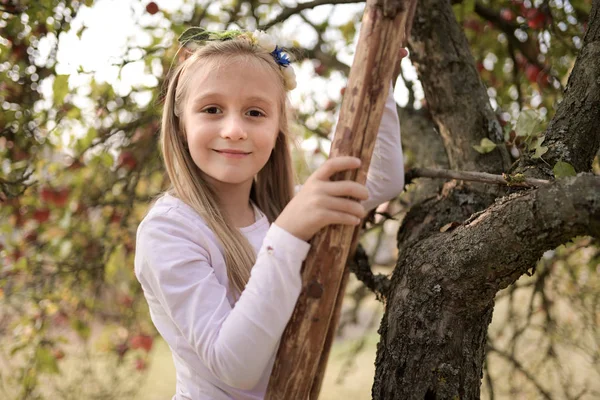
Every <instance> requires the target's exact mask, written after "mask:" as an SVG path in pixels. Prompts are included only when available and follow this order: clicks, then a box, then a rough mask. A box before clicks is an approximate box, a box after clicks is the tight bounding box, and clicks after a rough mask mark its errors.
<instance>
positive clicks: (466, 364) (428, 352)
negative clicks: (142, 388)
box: [0, 0, 600, 399]
mask: <svg viewBox="0 0 600 400" xmlns="http://www.w3.org/2000/svg"><path fill="white" fill-rule="evenodd" d="M94 3H97V4H94ZM100 3H103V1H102V0H98V1H97V2H94V1H92V0H86V1H70V0H63V1H56V0H40V1H36V2H33V1H27V0H21V1H17V0H0V13H1V15H2V19H1V20H0V107H2V112H1V113H0V130H1V132H2V133H1V135H0V160H1V161H0V163H1V164H0V167H1V169H0V201H1V203H0V260H1V261H0V263H1V264H0V321H2V322H1V323H0V363H3V364H4V365H6V366H10V367H11V368H4V367H3V368H1V369H0V394H1V395H2V397H3V398H8V399H12V398H19V399H42V398H57V397H58V398H64V399H68V398H90V399H94V398H97V399H106V398H127V397H129V396H132V395H133V393H134V392H135V390H136V388H137V386H139V380H140V379H141V377H142V376H143V373H137V374H132V373H131V371H136V370H137V371H140V372H143V371H144V370H145V369H146V367H147V362H148V353H149V352H150V351H151V349H152V344H153V337H154V336H155V332H154V330H153V328H152V325H151V323H150V322H149V318H148V315H147V311H146V309H147V307H146V305H145V302H144V300H143V296H142V295H141V293H140V289H139V286H138V284H137V282H136V280H135V277H134V276H133V268H132V266H133V250H134V245H135V242H134V240H135V231H136V228H137V224H138V222H139V221H140V219H141V218H142V216H143V215H144V212H145V210H146V209H147V206H148V204H149V202H150V201H152V199H153V197H154V196H155V195H156V194H157V193H159V192H160V191H161V190H162V189H164V188H165V187H166V185H167V182H166V180H165V176H164V174H163V172H162V168H161V163H160V156H159V154H158V148H157V135H158V130H159V125H160V123H159V122H160V110H161V105H160V98H161V94H162V92H161V89H162V87H163V82H164V79H165V77H166V75H167V74H168V72H169V69H170V67H171V65H172V63H173V62H174V61H175V62H176V61H177V57H179V55H178V53H177V45H176V43H175V40H174V39H175V38H176V37H177V36H178V35H179V34H180V33H181V32H182V31H183V30H184V29H185V28H186V27H187V26H189V25H202V26H207V27H210V28H213V29H223V28H231V27H234V26H240V27H244V28H246V29H250V30H253V29H256V28H263V29H267V28H268V29H269V30H270V31H271V32H273V33H274V34H275V35H281V36H285V37H289V38H295V37H297V38H300V37H302V39H303V41H302V42H301V43H300V42H299V41H293V42H289V43H286V44H287V45H288V47H295V48H300V47H302V50H301V51H297V52H296V53H297V54H298V56H297V58H298V64H299V67H300V69H301V70H303V71H306V70H311V71H312V72H311V75H312V79H313V81H314V82H315V83H316V84H315V85H314V87H313V86H310V87H308V86H307V87H301V88H300V91H299V93H300V95H297V96H298V97H297V98H296V99H295V104H296V106H297V110H296V114H297V119H298V123H297V126H296V132H297V133H298V135H299V136H300V137H304V138H305V139H310V141H314V142H315V143H316V145H315V146H314V149H315V150H314V155H315V157H313V158H312V159H311V160H309V164H310V163H312V162H319V161H318V160H320V159H322V153H323V150H324V149H326V147H327V145H328V142H329V139H330V136H331V131H332V127H333V125H334V123H335V117H336V110H337V109H338V106H339V101H340V99H341V93H340V92H343V90H340V89H342V88H343V81H344V79H345V77H346V76H347V73H348V70H349V59H350V57H351V55H352V51H353V50H352V49H353V47H354V41H355V38H356V32H357V29H359V21H360V19H361V12H362V5H361V4H360V2H358V1H351V0H341V1H337V0H336V1H329V2H321V1H315V2H309V3H301V4H293V3H290V4H288V3H286V5H283V4H280V3H278V2H272V1H271V2H254V1H250V2H247V1H235V0H233V1H228V2H213V3H211V2H209V1H193V2H192V1H182V5H181V7H180V8H179V9H176V10H175V11H168V9H167V5H166V3H164V4H163V3H161V2H139V3H138V2H131V4H130V7H131V13H132V15H134V18H135V19H136V21H137V22H136V28H138V31H137V33H136V34H135V35H134V36H135V37H132V38H130V39H129V40H128V42H127V48H126V49H124V50H123V53H122V57H121V58H120V59H119V60H116V61H115V64H114V66H113V67H114V68H115V69H116V70H117V71H118V75H119V76H121V75H120V74H121V72H124V71H125V69H126V68H128V66H130V65H133V64H143V66H144V69H145V73H146V74H147V75H148V77H150V78H149V79H148V80H147V81H145V82H147V83H146V84H141V85H134V86H133V87H129V88H127V89H123V88H122V87H121V86H119V85H117V84H111V83H108V82H106V81H103V80H102V79H100V78H99V77H98V75H97V74H96V73H95V71H94V70H89V69H85V68H84V67H80V68H78V70H77V71H68V70H66V69H65V68H64V67H63V66H61V64H60V60H59V54H60V51H59V46H60V45H61V43H64V42H65V41H66V40H69V38H72V37H73V36H74V37H75V38H82V37H83V36H84V35H85V33H86V30H87V29H88V28H87V27H86V25H85V24H82V23H81V18H79V19H78V16H79V15H80V14H83V12H84V11H86V12H87V11H91V12H92V13H93V10H94V6H97V5H98V4H100ZM343 3H358V4H354V5H348V4H346V5H343ZM598 3H599V2H598V1H594V4H593V7H592V2H591V1H589V0H577V1H575V0H574V1H562V0H554V1H547V0H544V1H535V2H531V1H519V0H513V1H491V0H488V1H483V0H482V1H473V0H463V1H452V2H451V3H450V2H441V3H440V2H433V1H430V0H423V1H421V2H420V5H421V6H420V9H419V12H418V15H417V17H416V18H415V22H414V27H413V38H412V40H411V42H410V45H409V47H410V50H411V61H412V63H413V65H414V66H415V67H416V72H417V77H415V76H413V75H414V74H411V72H412V71H413V70H412V68H411V66H410V62H408V61H406V62H405V63H404V65H403V67H404V68H403V69H402V71H401V73H400V79H399V80H398V84H399V85H400V86H401V87H402V90H403V91H404V92H405V93H407V95H408V101H407V102H406V104H404V105H403V107H402V108H401V109H399V112H400V115H401V121H402V128H403V142H404V145H405V151H406V157H407V166H408V167H444V168H452V169H458V170H473V171H482V172H491V173H502V172H504V173H507V174H510V175H511V176H512V177H513V179H519V177H520V175H518V174H521V173H522V174H525V175H527V176H535V177H538V178H544V179H549V180H551V181H553V183H552V184H551V185H550V186H548V187H544V188H539V189H533V190H523V189H519V188H515V187H508V188H502V187H495V186H490V185H483V184H480V183H475V184H467V183H464V182H456V181H452V182H449V183H444V182H441V181H440V180H425V179H417V180H414V181H413V183H412V184H411V185H409V186H408V187H407V189H408V190H407V191H406V193H404V194H403V195H402V196H401V197H400V199H399V201H396V202H393V203H392V204H390V206H389V208H388V211H389V213H388V214H393V215H395V216H397V217H404V219H403V225H402V227H401V229H400V231H399V232H398V250H399V251H398V257H399V260H398V263H397V267H396V268H395V269H394V270H393V272H394V273H393V277H392V279H391V280H388V279H387V277H384V276H379V275H377V276H374V275H373V274H372V272H371V270H370V269H369V262H368V260H369V258H370V259H371V260H372V259H373V257H374V256H375V253H376V250H377V248H378V247H379V246H371V247H373V248H372V249H369V251H368V252H367V254H365V255H364V256H363V257H362V258H361V257H360V255H361V254H363V253H361V252H359V256H358V257H357V260H356V261H357V262H356V264H355V266H354V268H353V269H354V270H355V271H356V272H357V275H358V276H359V277H360V278H361V279H362V280H364V281H365V282H366V283H367V286H369V287H370V288H372V289H373V290H374V291H376V292H377V293H378V294H379V295H380V297H381V298H383V299H385V304H386V314H385V316H384V318H383V321H382V324H381V328H380V333H381V335H382V340H381V342H380V344H379V348H378V357H377V371H376V378H375V383H374V387H373V397H376V398H407V399H408V398H427V399H434V398H438V399H442V398H453V397H454V396H458V397H459V398H476V397H478V395H479V387H480V381H481V368H482V367H483V363H484V355H485V354H488V358H487V361H486V367H487V368H486V372H487V373H486V375H485V377H484V379H483V381H484V390H485V393H487V394H488V395H489V397H490V398H495V397H499V396H507V397H509V398H515V397H518V396H534V395H535V396H542V397H544V398H585V397H586V396H587V397H588V398H592V397H597V396H599V392H598V390H599V388H598V387H597V385H596V386H594V385H593V382H594V378H595V379H596V381H597V378H598V374H600V370H599V369H598V368H599V367H598V366H599V365H600V363H598V357H599V356H600V351H599V350H598V349H599V347H600V335H599V333H598V331H597V326H598V322H599V320H598V318H600V301H599V300H600V299H599V297H598V293H599V291H598V288H599V286H600V283H599V280H598V277H597V272H598V264H599V262H600V253H599V251H598V243H597V239H592V238H590V237H580V238H576V239H575V240H574V241H572V242H569V241H570V240H571V239H572V238H574V237H575V236H583V235H591V236H595V237H596V238H597V237H598V236H599V235H600V233H599V232H598V218H599V212H598V205H599V204H600V201H599V198H600V194H599V193H600V191H599V190H598V189H599V187H598V183H597V182H598V181H597V179H598V178H596V177H594V176H593V175H592V174H590V172H591V171H592V170H594V171H595V173H596V174H598V173H599V172H600V171H599V166H598V161H597V159H596V161H595V163H594V164H592V160H593V159H594V155H595V154H596V153H597V152H598V147H599V146H600V131H599V127H598V124H597V123H596V121H598V120H599V116H598V113H599V112H600V111H599V110H600V104H599V96H600V91H599V88H598V76H599V75H600V74H599V71H598V69H599V68H600V67H599V65H598V63H597V62H596V61H595V60H598V57H599V56H600V54H598V52H599V50H598V49H597V43H598V39H599V37H598V36H599V34H600V15H598V14H599V9H598V8H599V5H598ZM88 15H89V13H88ZM342 16H343V17H342ZM110 24H111V21H106V26H107V27H106V29H111V26H110ZM576 57H578V58H577V61H576ZM67 72H68V73H67ZM117 81H118V82H122V81H123V79H122V78H120V79H118V80H117ZM301 86H302V85H301ZM323 88H327V90H323ZM438 132H439V134H438ZM314 160H316V161H314ZM299 165H302V163H300V164H299ZM311 167H312V166H310V165H309V167H308V168H307V167H304V169H303V170H302V171H301V172H302V174H303V176H306V174H307V173H309V172H310V169H311ZM573 172H578V173H584V174H582V175H579V176H577V177H576V178H565V179H556V182H554V180H555V178H563V177H565V176H567V175H572V174H573ZM387 216H390V215H387V214H385V213H384V214H382V215H379V216H377V217H376V218H375V219H374V220H373V221H372V222H370V223H369V224H368V226H367V229H366V235H365V240H364V241H363V242H364V244H365V248H367V247H369V246H368V245H367V244H368V243H367V242H368V241H369V240H368V238H370V237H373V236H377V237H379V238H380V237H381V233H382V232H383V231H384V230H383V226H384V225H386V224H388V225H389V224H390V223H392V224H393V223H394V222H395V221H393V220H391V219H388V218H387ZM568 242H569V243H568ZM567 243H568V244H567ZM562 244H566V246H560V247H558V248H557V246H559V245H562ZM542 255H544V257H543V258H542V261H540V262H539V264H538V266H537V273H536V274H535V275H533V276H532V277H527V276H525V278H524V279H521V280H519V281H518V282H517V283H514V282H515V281H517V279H518V278H519V277H520V276H522V275H524V274H527V273H529V274H530V275H532V273H533V271H535V269H536V261H537V260H538V259H540V257H541V256H542ZM503 288H507V289H505V290H504V291H501V292H500V294H499V295H498V303H497V304H498V309H500V306H501V305H502V310H503V315H498V316H495V319H494V323H492V325H491V328H490V330H489V332H488V324H489V322H490V320H491V318H492V310H493V308H494V298H495V297H496V292H497V291H498V290H500V289H503ZM357 293H364V290H363V291H360V292H357ZM518 302H525V304H524V306H521V307H518V304H516V303H518ZM503 304H506V306H504V305H503ZM565 310H566V311H565ZM496 320H498V321H502V322H501V323H496ZM531 332H533V333H531ZM532 343H533V344H534V345H535V346H537V350H536V352H535V354H529V353H527V352H526V351H525V350H524V349H525V348H526V346H530V345H531V344H532ZM486 350H487V353H486ZM566 353H569V354H566ZM573 353H578V354H580V355H581V357H580V358H578V359H577V360H578V361H577V362H578V363H579V362H581V363H584V365H585V366H586V374H587V376H589V377H590V378H589V382H588V381H585V380H582V379H579V378H580V377H578V376H577V374H572V376H571V375H569V373H568V371H566V370H565V367H564V366H565V365H566V364H567V363H568V360H567V359H566V358H565V357H567V356H568V355H572V354H573ZM92 358H93V359H94V360H95V362H93V363H92V362H90V359H92ZM567 358H568V357H567ZM100 359H101V360H102V361H101V362H98V360H100ZM495 368H496V369H495ZM65 370H66V371H68V375H69V379H64V374H65ZM495 371H498V372H497V373H496V372H495ZM505 371H508V373H505ZM509 378H510V379H509ZM509 381H511V382H510V383H509ZM82 382H85V384H82ZM590 382H591V383H590ZM534 393H537V394H534Z"/></svg>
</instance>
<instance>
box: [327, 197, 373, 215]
mask: <svg viewBox="0 0 600 400" xmlns="http://www.w3.org/2000/svg"><path fill="white" fill-rule="evenodd" d="M324 207H325V208H326V209H327V210H326V212H327V213H330V212H336V213H337V212H341V213H344V214H349V215H352V216H354V217H357V218H360V219H362V218H364V217H366V215H367V211H366V210H365V208H364V207H363V206H362V204H360V203H359V202H357V201H354V200H350V199H344V198H341V197H329V198H327V200H326V204H324Z"/></svg>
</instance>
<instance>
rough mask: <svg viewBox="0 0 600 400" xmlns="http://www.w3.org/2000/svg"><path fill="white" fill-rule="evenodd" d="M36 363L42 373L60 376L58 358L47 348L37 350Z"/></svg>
mask: <svg viewBox="0 0 600 400" xmlns="http://www.w3.org/2000/svg"><path fill="white" fill-rule="evenodd" d="M35 361H36V363H37V366H38V369H39V371H40V372H47V373H49V374H58V373H59V370H58V363H57V362H56V358H54V356H53V355H52V353H51V352H50V349H48V348H46V347H38V348H37V349H36V350H35Z"/></svg>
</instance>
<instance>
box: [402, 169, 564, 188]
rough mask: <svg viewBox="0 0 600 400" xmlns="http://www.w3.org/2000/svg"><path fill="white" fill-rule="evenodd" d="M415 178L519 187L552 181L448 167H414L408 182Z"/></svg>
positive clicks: (407, 176) (546, 183) (407, 174)
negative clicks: (456, 169) (450, 168)
mask: <svg viewBox="0 0 600 400" xmlns="http://www.w3.org/2000/svg"><path fill="white" fill-rule="evenodd" d="M415 178H442V179H458V180H461V181H471V182H481V183H491V184H495V185H507V186H519V187H540V186H545V185H549V184H551V183H552V182H551V181H547V180H544V179H534V178H527V177H525V176H524V175H522V174H515V175H507V174H502V175H494V174H488V173H487V172H471V171H452V170H448V169H431V168H413V169H411V170H409V171H407V173H406V182H407V183H409V182H410V181H412V180H413V179H415Z"/></svg>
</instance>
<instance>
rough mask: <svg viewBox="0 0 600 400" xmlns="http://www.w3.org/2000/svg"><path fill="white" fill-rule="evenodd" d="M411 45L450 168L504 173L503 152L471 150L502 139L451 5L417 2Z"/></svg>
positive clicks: (506, 165)
mask: <svg viewBox="0 0 600 400" xmlns="http://www.w3.org/2000/svg"><path fill="white" fill-rule="evenodd" d="M409 47H410V50H411V59H412V60H413V62H414V64H415V66H416V69H417V73H418V76H419V80H420V81H421V83H422V84H423V90H424V92H425V98H426V99H427V105H428V107H429V110H430V112H431V115H432V118H433V120H434V121H435V123H436V124H437V126H438V129H439V132H440V134H441V136H442V138H443V140H444V145H445V147H446V152H447V153H448V159H449V161H450V167H451V168H452V169H456V170H470V171H485V172H491V173H500V172H503V171H506V170H508V168H509V167H510V156H509V154H508V152H507V151H506V149H500V151H498V152H491V153H488V154H484V155H482V154H479V153H477V152H476V151H475V150H474V149H473V145H476V144H479V143H480V142H481V139H484V138H488V139H490V140H492V141H493V142H495V143H502V142H504V138H503V135H502V129H501V127H500V124H499V122H498V119H497V117H496V115H495V114H494V112H493V110H492V108H491V106H490V104H489V97H488V95H487V92H486V89H485V87H484V86H483V84H482V83H481V80H480V78H479V74H478V73H477V69H476V68H475V60H474V59H473V56H472V54H471V51H470V49H469V44H468V42H467V39H466V37H465V34H464V32H463V30H462V29H461V27H460V26H459V25H458V23H457V21H456V18H455V16H454V12H453V10H452V5H451V4H450V2H449V1H444V2H438V1H436V0H422V1H419V3H418V6H417V15H416V16H415V19H414V25H413V29H412V36H411V38H410V40H409Z"/></svg>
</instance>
